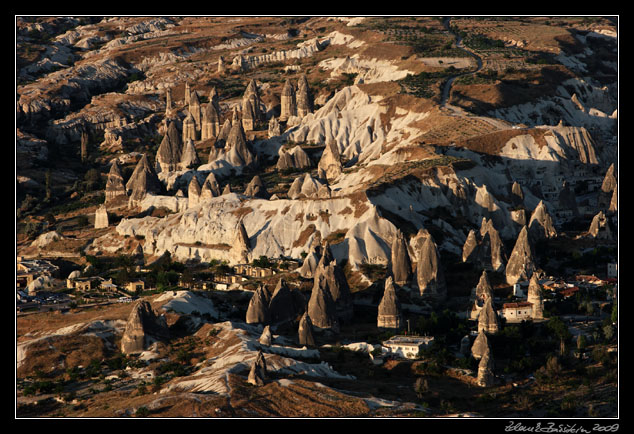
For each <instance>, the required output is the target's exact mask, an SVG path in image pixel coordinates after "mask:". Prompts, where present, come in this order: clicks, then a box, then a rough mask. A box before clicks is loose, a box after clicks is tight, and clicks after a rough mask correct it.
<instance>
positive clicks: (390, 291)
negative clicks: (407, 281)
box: [377, 276, 402, 329]
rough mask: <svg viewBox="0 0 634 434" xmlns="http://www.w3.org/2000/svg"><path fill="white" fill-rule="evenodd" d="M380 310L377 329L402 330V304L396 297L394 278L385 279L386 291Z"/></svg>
mask: <svg viewBox="0 0 634 434" xmlns="http://www.w3.org/2000/svg"><path fill="white" fill-rule="evenodd" d="M378 310H379V312H378V316H377V327H379V328H387V329H400V328H401V325H402V323H401V321H402V320H401V304H400V303H399V301H398V298H397V297H396V289H394V283H393V281H392V276H388V278H387V279H385V290H384V292H383V298H381V302H380V303H379V309H378Z"/></svg>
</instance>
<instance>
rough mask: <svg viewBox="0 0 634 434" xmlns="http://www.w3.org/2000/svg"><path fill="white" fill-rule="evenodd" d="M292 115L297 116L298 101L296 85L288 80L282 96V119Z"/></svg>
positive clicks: (284, 119)
mask: <svg viewBox="0 0 634 434" xmlns="http://www.w3.org/2000/svg"><path fill="white" fill-rule="evenodd" d="M292 116H297V102H296V99H295V87H293V84H292V83H291V81H290V80H286V82H285V83H284V87H283V88H282V96H281V97H280V120H281V121H286V120H288V118H290V117H292Z"/></svg>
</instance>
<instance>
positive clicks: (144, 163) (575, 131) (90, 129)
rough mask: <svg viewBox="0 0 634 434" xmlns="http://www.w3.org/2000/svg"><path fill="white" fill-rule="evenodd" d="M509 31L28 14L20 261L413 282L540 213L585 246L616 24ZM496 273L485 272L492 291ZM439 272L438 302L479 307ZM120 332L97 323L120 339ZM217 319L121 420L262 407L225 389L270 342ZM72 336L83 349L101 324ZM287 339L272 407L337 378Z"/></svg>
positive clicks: (19, 164)
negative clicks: (301, 270)
mask: <svg viewBox="0 0 634 434" xmlns="http://www.w3.org/2000/svg"><path fill="white" fill-rule="evenodd" d="M506 18H507V19H499V18H494V17H489V18H485V17H482V18H480V19H477V18H473V19H472V18H467V17H457V18H451V19H444V18H443V17H399V18H395V17H393V18H382V17H368V18H354V19H350V18H339V17H294V18H293V17H230V18H223V17H79V18H73V17H67V18H50V17H41V18H40V17H17V18H16V43H17V45H16V55H17V58H16V63H17V71H16V78H17V84H18V86H17V92H16V178H17V179H16V183H17V195H16V218H17V241H18V245H17V250H18V255H24V256H26V257H29V256H38V255H43V256H58V257H59V256H63V257H66V258H69V260H71V261H75V262H76V263H77V264H79V265H81V266H82V267H83V266H85V265H86V258H87V257H88V258H94V257H100V258H104V257H118V256H121V255H129V256H134V257H142V258H144V261H145V263H146V264H150V263H152V262H153V261H155V260H156V259H158V258H161V257H165V254H166V253H168V254H169V257H170V258H171V259H172V260H174V261H178V262H180V263H183V264H194V265H201V264H202V265H203V266H204V265H205V264H214V263H218V262H224V263H225V264H226V265H228V266H233V265H238V264H244V263H252V262H253V261H254V260H259V259H262V258H269V259H271V260H273V259H278V258H284V259H286V260H290V261H295V262H297V263H298V264H301V263H302V262H305V261H306V266H307V267H309V266H310V267H312V268H313V269H314V268H315V264H316V263H317V262H318V261H319V260H320V259H319V258H320V256H318V255H317V256H316V254H315V246H320V245H321V244H322V242H324V241H327V243H328V245H329V248H330V251H331V252H332V255H333V257H334V259H335V260H336V262H337V264H339V265H341V267H342V270H345V273H346V277H347V278H348V280H349V281H351V282H354V283H355V284H354V285H352V286H354V290H355V291H356V290H359V289H361V288H374V287H373V286H372V284H373V283H374V280H373V275H372V270H377V269H383V270H385V269H389V267H391V265H392V262H393V261H392V257H393V252H392V249H393V246H395V245H399V247H400V246H402V245H403V244H404V245H405V249H402V248H401V250H405V251H406V253H407V255H408V256H409V258H411V267H410V268H412V270H410V271H413V270H414V269H415V268H416V265H417V263H419V262H421V261H422V259H421V258H422V257H423V256H424V255H423V254H422V253H421V252H422V251H423V249H422V246H423V245H424V244H425V245H426V244H427V241H429V240H430V239H433V241H430V242H431V243H432V244H433V246H432V247H433V248H432V247H430V248H432V250H433V249H436V247H437V255H438V258H439V263H440V264H441V266H442V268H445V273H446V274H447V271H448V270H450V269H451V267H453V266H454V265H458V266H460V265H462V261H461V258H462V257H463V247H464V246H465V245H466V244H468V243H467V242H469V243H471V244H473V243H474V242H475V243H476V244H483V243H487V242H488V243H493V242H495V243H496V249H498V250H496V251H499V250H500V249H506V251H507V252H508V253H509V254H510V252H511V251H512V250H513V246H514V245H515V243H516V240H517V239H518V236H519V235H520V234H521V233H522V230H523V228H525V227H527V226H528V225H532V219H531V216H532V215H533V214H535V215H537V214H539V215H540V216H542V215H544V216H546V217H544V218H548V219H552V220H553V223H552V224H553V225H554V227H556V228H557V229H558V231H560V232H561V230H562V228H563V229H565V230H566V231H569V232H570V231H572V232H571V233H574V234H576V233H577V232H581V231H580V230H578V227H579V226H580V225H586V224H587V225H588V226H589V224H590V220H591V219H592V217H593V216H594V215H596V214H597V212H599V211H600V210H601V209H602V208H601V206H600V204H599V203H598V202H597V197H598V194H599V189H598V188H596V189H595V188H593V185H594V184H597V183H598V184H600V182H601V181H602V180H603V177H604V176H605V174H606V172H607V171H608V168H609V167H610V166H612V165H614V164H615V163H617V158H618V138H617V137H616V134H617V125H618V113H617V104H618V100H617V95H618V88H617V80H616V77H617V76H616V73H617V71H618V64H617V59H618V57H617V54H618V53H617V51H616V50H617V42H616V36H617V35H616V23H615V21H614V20H613V19H610V18H599V17H596V18H592V19H586V18H583V17H572V18H556V19H553V20H551V21H548V22H546V20H545V19H543V18H531V17H520V18H518V19H511V18H510V17H506ZM443 95H445V96H446V98H444V97H443ZM616 169H617V170H618V167H616ZM612 170H614V168H613V169H612ZM597 179H598V181H597V182H595V181H596V180H597ZM588 180H590V181H588ZM565 182H566V183H567V184H566V185H568V186H570V185H573V188H572V190H573V191H572V192H571V191H570V189H568V188H567V189H566V190H565V191H566V193H565V194H562V193H561V192H562V190H563V188H564V183H565ZM615 182H616V181H615ZM518 192H519V193H518ZM612 192H614V197H616V186H614V188H611V189H610V190H609V191H606V192H604V193H605V194H608V195H610V197H612V196H611V195H612ZM570 197H572V200H571V199H570ZM608 201H609V200H608ZM102 205H105V211H106V213H105V214H104V208H100V207H101V206H102ZM579 207H580V208H579ZM98 209H100V214H99V215H100V217H99V219H98V220H99V224H97V225H95V215H96V212H97V210H98ZM605 210H606V211H607V207H606V208H605ZM573 211H574V215H575V218H577V220H575V221H572V220H570V218H569V216H570V215H571V213H573ZM611 211H614V209H611ZM104 216H105V217H104ZM536 218H537V217H536ZM549 221H550V220H549ZM104 222H105V223H104ZM487 228H492V229H487ZM553 230H554V228H553ZM51 231H56V233H57V234H58V235H59V237H57V236H56V237H55V241H51V242H49V241H50V240H52V238H51V237H50V236H46V234H47V233H49V232H51ZM575 231H576V232H575ZM524 232H525V231H524ZM470 234H472V235H470ZM474 234H479V235H477V236H474ZM487 234H489V235H487ZM491 234H495V235H491ZM38 236H39V237H41V236H44V238H37V237H38ZM468 237H470V238H469V239H468ZM474 239H475V241H474ZM37 240H40V241H39V242H38V241H37ZM47 240H48V241H47ZM401 240H402V241H401ZM535 242H537V241H535ZM489 248H490V247H489ZM434 251H435V250H434ZM483 251H484V250H483ZM400 255H403V253H402V252H401V253H400ZM485 256H486V255H484V256H481V257H485ZM408 260H409V259H408ZM482 260H484V261H485V262H486V261H489V264H490V261H491V258H490V257H489V258H488V259H482ZM310 261H313V262H314V263H315V264H312V263H309V262H310ZM506 261H507V259H506V257H504V255H503V254H502V253H500V254H496V258H495V259H494V260H493V262H495V265H493V269H494V270H495V272H496V273H498V274H499V276H498V277H499V278H500V279H501V280H504V277H503V270H504V267H505V265H506V264H505V263H506ZM311 264H312V265H311ZM489 266H490V265H489ZM448 274H449V276H448V283H447V285H448V289H447V290H448V291H449V293H450V295H451V293H462V294H464V293H468V291H469V288H459V286H460V282H458V280H459V279H458V278H457V277H456V276H457V275H454V276H452V274H451V273H448ZM477 274H478V275H479V272H478V273H477ZM414 280H416V279H414ZM419 281H420V279H419ZM417 285H418V283H417V282H412V283H411V288H414V293H417V292H418V289H417ZM420 292H421V294H422V292H423V289H422V288H420ZM375 298H376V297H375ZM414 298H415V297H414ZM157 301H158V300H157ZM306 301H308V299H307V300H306ZM375 301H376V300H375ZM377 304H378V301H377ZM126 314H127V313H126ZM139 315H140V314H139ZM144 315H145V314H144ZM210 315H211V314H210ZM150 316H151V315H150ZM124 319H125V315H123V314H122V315H120V317H118V318H116V320H115V319H114V318H110V319H109V321H110V322H108V323H100V324H98V326H99V327H101V328H102V329H103V333H106V334H108V333H109V334H111V335H112V336H117V338H116V339H117V340H118V339H120V336H121V335H122V334H123V333H124V330H123V329H124V328H125V327H123V326H122V324H121V323H120V322H117V321H122V320H124ZM215 319H217V320H219V321H220V320H221V319H222V321H220V322H218V323H217V325H216V329H215V330H216V332H215V333H217V334H214V335H213V336H211V334H209V335H204V333H210V330H207V329H206V328H203V329H200V330H203V331H200V330H199V331H197V332H196V334H195V335H194V336H197V338H199V339H201V340H203V341H205V342H207V341H210V342H207V344H205V345H206V346H204V347H203V348H199V349H198V350H199V351H202V352H205V354H206V355H207V357H208V360H207V362H205V363H207V365H204V366H203V365H196V369H195V370H194V371H192V372H190V373H191V374H192V375H191V376H187V377H184V378H180V377H178V378H176V379H175V380H173V381H171V382H170V383H169V385H168V386H167V387H165V388H163V389H160V387H159V389H160V390H161V394H163V393H165V397H164V398H158V397H157V398H155V399H154V400H153V401H152V402H149V401H148V400H147V399H145V398H143V399H141V398H139V400H138V402H136V401H135V402H132V401H130V403H128V404H126V406H127V407H129V408H133V407H139V406H142V405H143V406H147V407H148V408H151V409H159V408H163V407H162V406H167V407H170V406H172V405H174V406H175V405H176V404H170V403H168V402H171V401H170V399H171V397H172V396H187V397H188V398H187V399H190V401H191V402H189V401H188V402H189V403H188V404H184V403H179V404H178V405H182V406H193V407H195V408H202V407H205V406H214V408H215V409H216V411H227V407H224V404H222V403H220V400H215V401H214V400H211V401H213V403H211V402H210V403H207V402H206V401H205V402H204V403H201V402H199V401H197V399H198V398H196V397H198V396H199V395H195V393H198V392H205V393H207V392H214V393H217V394H219V395H220V396H222V397H225V396H230V401H232V402H233V403H234V404H235V401H236V400H240V399H242V400H246V401H248V404H245V405H244V406H243V407H242V410H241V411H243V412H244V413H240V414H239V415H241V416H248V415H249V414H250V413H249V411H253V412H254V414H258V415H261V414H266V412H265V411H264V410H263V408H264V407H265V406H257V405H255V404H253V403H252V401H251V400H250V399H253V398H249V399H248V398H247V397H246V392H244V391H243V390H242V389H241V387H243V386H244V385H242V386H240V385H239V384H241V383H240V381H238V380H235V378H234V377H235V376H236V375H237V376H238V377H240V376H241V375H243V374H244V376H245V377H246V376H247V373H248V372H249V370H250V369H251V363H252V362H254V361H255V360H256V353H255V350H256V349H257V348H258V345H259V344H258V343H257V340H256V339H257V337H259V336H258V334H259V333H261V330H259V329H255V328H253V327H250V326H247V327H245V326H244V325H240V324H235V323H233V322H231V321H229V319H228V317H222V318H220V317H215ZM139 321H140V320H139ZM137 322H138V321H137ZM141 322H142V321H141ZM199 325H200V324H199ZM170 326H171V327H173V324H171V325H170ZM85 327H87V328H86V329H81V330H79V329H78V330H77V331H75V330H73V333H75V335H76V336H77V339H88V338H86V336H92V334H91V333H93V329H95V327H97V325H95V324H92V323H90V324H86V325H85ZM195 329H196V328H195V327H192V330H195ZM95 330H96V329H95ZM99 330H101V329H99ZM95 333H96V332H95ZM99 333H102V332H101V331H100V332H99ZM75 335H74V336H75ZM203 335H204V336H203ZM38 339H39V338H38ZM46 339H47V340H51V339H53V340H55V339H62V338H60V337H59V336H58V335H57V334H55V335H51V336H48V337H46ZM63 339H67V338H63ZM217 339H219V340H217ZM37 342H40V341H37ZM113 342H114V341H113ZM220 342H222V344H220ZM214 343H218V345H219V346H215V344H214ZM229 343H231V345H229ZM212 344H214V345H212ZM285 344H287V343H286V342H283V339H282V340H280V349H279V352H277V353H276V352H275V351H274V352H273V353H274V354H271V353H270V352H269V353H268V354H267V356H266V364H267V369H268V370H269V371H272V372H274V373H275V374H274V375H276V376H277V377H275V378H277V381H276V383H275V385H272V384H268V386H266V387H268V388H269V389H271V390H270V392H271V393H275V394H277V395H279V396H288V394H289V393H290V395H291V396H294V397H298V396H302V395H303V394H305V393H307V390H309V389H310V390H311V393H312V392H314V390H313V389H314V387H315V386H314V384H315V383H311V382H310V381H305V376H308V377H310V376H311V375H312V373H314V374H315V376H318V377H319V376H325V377H328V378H331V379H332V378H336V379H339V380H341V381H344V382H345V380H346V379H347V378H348V377H346V375H347V374H342V373H339V372H336V371H335V370H333V369H332V367H331V366H327V365H324V364H318V363H312V361H313V359H314V357H315V356H314V355H313V354H312V353H310V351H312V350H305V352H308V353H306V354H305V353H301V351H300V350H297V349H291V346H292V345H291V344H290V343H288V345H287V346H288V348H286V347H285ZM31 345H36V343H35V342H32V343H31ZM38 345H41V343H38ZM102 347H103V344H100V346H99V348H100V349H99V351H102V352H104V354H105V353H107V352H108V348H107V345H106V347H104V348H102ZM33 348H35V346H34V347H33ZM26 351H27V350H26V347H20V351H19V354H26ZM157 351H158V353H160V351H159V350H157ZM298 351H299V353H298ZM302 351H304V350H302ZM207 353H208V354H207ZM300 353H301V354H300ZM211 354H213V356H211ZM157 357H158V356H157ZM214 357H216V358H217V359H214ZM201 358H202V356H201ZM238 359H240V360H241V362H240V364H239V366H237V365H232V366H228V365H227V366H224V365H223V366H220V365H219V364H220V363H221V362H220V361H223V362H222V363H227V364H228V363H229V362H226V360H238ZM304 359H308V360H309V362H301V363H300V362H298V360H304ZM20 360H21V359H20ZM213 360H216V361H215V362H213ZM19 363H20V362H19ZM201 363H202V362H201ZM300 365H301V366H300ZM25 366H26V365H25ZM18 369H23V368H22V367H21V366H19V368H18ZM24 369H26V368H24ZM300 371H301V372H302V380H301V381H297V382H296V381H295V380H289V379H287V377H285V376H286V375H289V373H297V372H300ZM135 375H136V374H135ZM139 375H141V374H139ZM249 378H251V375H249ZM235 381H238V382H237V383H236V382H235ZM254 381H255V380H254ZM273 389H274V390H273ZM236 390H238V392H236ZM289 390H292V392H289ZM236 393H237V395H236ZM323 393H326V394H329V395H328V399H332V400H341V401H342V402H343V404H342V405H343V406H342V407H341V408H339V409H334V408H332V407H328V406H325V407H320V408H319V409H315V410H314V411H315V414H311V415H335V416H359V415H367V414H372V412H374V411H375V410H376V408H377V407H375V405H376V403H373V402H368V401H367V400H365V401H364V400H363V399H357V398H353V396H352V395H346V396H341V394H340V392H339V391H338V389H337V388H336V387H333V388H332V389H324V392H323ZM342 393H343V392H342ZM223 399H224V398H223ZM216 401H218V402H216ZM194 402H196V403H195V404H194ZM395 405H396V404H395ZM401 405H405V403H401V404H399V405H396V407H398V410H394V411H395V413H398V412H399V411H406V410H404V409H403V408H402V407H401ZM407 405H409V403H407ZM251 406H253V407H251ZM387 406H388V405H387V404H386V405H383V406H381V405H379V407H381V408H384V407H387ZM300 407H301V406H297V407H293V408H285V409H276V410H275V411H273V410H271V414H282V415H285V416H302V414H301V413H298V411H299V410H298V409H299V408H300ZM170 408H171V407H170ZM187 408H188V410H187V412H189V411H190V407H187ZM210 408H211V407H210ZM229 408H231V410H230V411H236V410H235V408H236V405H229ZM407 408H409V410H407V411H411V412H415V411H424V410H420V409H419V408H417V407H407ZM219 409H220V410H219ZM207 410H208V409H207ZM207 410H205V411H207ZM157 411H158V410H157ZM165 411H166V413H164V415H169V414H170V413H169V411H167V410H165ZM183 411H184V412H185V410H183ZM196 411H197V410H196ZM201 411H202V410H201ZM194 412H195V411H194Z"/></svg>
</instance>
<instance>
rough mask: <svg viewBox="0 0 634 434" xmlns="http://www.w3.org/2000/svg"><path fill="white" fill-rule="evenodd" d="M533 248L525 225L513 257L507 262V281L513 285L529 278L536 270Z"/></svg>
mask: <svg viewBox="0 0 634 434" xmlns="http://www.w3.org/2000/svg"><path fill="white" fill-rule="evenodd" d="M535 269H536V266H535V262H534V255H533V248H532V246H531V243H530V240H529V238H528V228H527V227H526V226H524V227H523V228H522V230H521V231H520V233H519V235H518V236H517V240H516V241H515V246H514V247H513V251H512V252H511V257H510V258H509V261H508V263H507V264H506V283H508V284H509V285H513V284H515V283H517V282H519V281H522V280H528V279H530V277H531V276H532V275H533V273H534V272H535Z"/></svg>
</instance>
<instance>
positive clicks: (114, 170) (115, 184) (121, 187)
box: [106, 160, 126, 203]
mask: <svg viewBox="0 0 634 434" xmlns="http://www.w3.org/2000/svg"><path fill="white" fill-rule="evenodd" d="M125 195H126V190H125V184H124V183H123V175H122V174H121V168H120V167H119V163H118V162H117V160H113V161H112V166H110V172H108V180H107V181H106V203H108V202H110V201H112V200H114V199H116V198H117V197H119V196H125Z"/></svg>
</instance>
